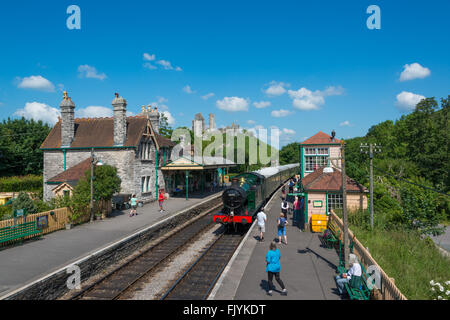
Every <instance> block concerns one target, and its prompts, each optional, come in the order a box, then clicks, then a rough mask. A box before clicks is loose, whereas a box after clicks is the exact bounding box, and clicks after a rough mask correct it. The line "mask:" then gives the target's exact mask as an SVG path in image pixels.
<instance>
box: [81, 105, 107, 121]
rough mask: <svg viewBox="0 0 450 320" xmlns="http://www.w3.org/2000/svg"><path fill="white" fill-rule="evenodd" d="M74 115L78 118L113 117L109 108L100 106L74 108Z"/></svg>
mask: <svg viewBox="0 0 450 320" xmlns="http://www.w3.org/2000/svg"><path fill="white" fill-rule="evenodd" d="M75 113H76V117H78V118H104V117H112V116H113V110H112V109H111V108H106V107H102V106H89V107H86V108H75Z"/></svg>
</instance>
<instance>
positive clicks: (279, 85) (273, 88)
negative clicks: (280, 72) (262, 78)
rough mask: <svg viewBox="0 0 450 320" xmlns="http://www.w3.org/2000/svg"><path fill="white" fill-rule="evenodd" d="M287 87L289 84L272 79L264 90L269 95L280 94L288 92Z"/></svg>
mask: <svg viewBox="0 0 450 320" xmlns="http://www.w3.org/2000/svg"><path fill="white" fill-rule="evenodd" d="M285 87H289V84H287V83H283V82H276V81H272V82H270V83H269V87H268V88H267V89H266V90H264V92H265V93H266V94H267V95H269V96H280V95H282V94H284V93H285V92H286V89H285Z"/></svg>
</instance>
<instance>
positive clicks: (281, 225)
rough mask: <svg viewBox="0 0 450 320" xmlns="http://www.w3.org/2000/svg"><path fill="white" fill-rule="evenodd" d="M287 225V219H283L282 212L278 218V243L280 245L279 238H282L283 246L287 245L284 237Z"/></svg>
mask: <svg viewBox="0 0 450 320" xmlns="http://www.w3.org/2000/svg"><path fill="white" fill-rule="evenodd" d="M287 224H288V221H287V219H286V218H285V217H284V214H283V212H281V213H280V217H279V218H278V242H279V243H281V236H283V237H284V244H286V245H287V236H286V225H287Z"/></svg>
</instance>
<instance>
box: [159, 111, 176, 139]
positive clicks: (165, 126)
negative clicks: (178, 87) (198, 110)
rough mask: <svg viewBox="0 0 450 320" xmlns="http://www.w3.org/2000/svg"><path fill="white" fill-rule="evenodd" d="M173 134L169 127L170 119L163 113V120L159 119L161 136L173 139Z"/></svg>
mask: <svg viewBox="0 0 450 320" xmlns="http://www.w3.org/2000/svg"><path fill="white" fill-rule="evenodd" d="M172 132H173V129H172V127H170V126H169V119H168V118H167V116H166V115H165V113H164V112H161V118H160V119H159V134H160V135H162V136H163V137H166V138H168V139H170V138H171V137H172Z"/></svg>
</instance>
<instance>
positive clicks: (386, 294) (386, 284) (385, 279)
mask: <svg viewBox="0 0 450 320" xmlns="http://www.w3.org/2000/svg"><path fill="white" fill-rule="evenodd" d="M330 219H331V220H332V221H334V222H335V223H336V225H338V226H339V228H340V229H341V234H342V235H343V232H344V227H343V226H344V224H343V223H342V220H341V219H340V218H339V217H338V216H337V215H336V214H335V213H333V212H332V213H331V215H330ZM348 237H349V239H353V253H354V254H355V255H356V256H357V257H358V258H359V260H360V261H361V263H362V264H363V265H364V267H365V268H366V270H367V268H368V267H369V266H376V267H377V268H378V270H379V271H380V278H381V279H380V280H381V288H377V289H378V290H379V293H380V294H381V298H382V299H383V300H408V299H407V298H406V297H405V296H404V295H403V294H402V293H401V292H400V290H399V289H398V288H397V286H396V285H395V283H394V279H392V278H390V277H389V276H388V275H387V274H386V273H385V272H384V271H383V269H382V268H381V267H380V266H379V265H378V263H377V262H376V261H375V259H374V258H373V257H372V256H371V254H370V253H369V251H368V250H367V249H366V248H365V247H364V246H363V245H362V244H361V242H359V241H358V239H357V238H356V237H354V234H353V232H352V231H351V230H350V229H348Z"/></svg>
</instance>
